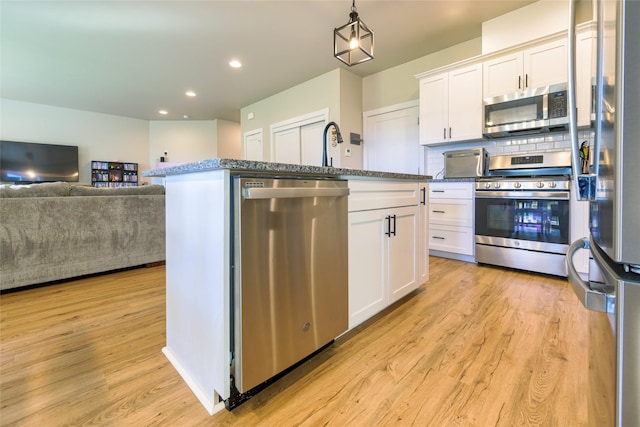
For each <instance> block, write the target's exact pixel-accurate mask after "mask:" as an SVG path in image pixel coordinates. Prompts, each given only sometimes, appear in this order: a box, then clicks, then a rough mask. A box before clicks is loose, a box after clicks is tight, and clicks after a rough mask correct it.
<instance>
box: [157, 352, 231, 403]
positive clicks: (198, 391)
mask: <svg viewBox="0 0 640 427" xmlns="http://www.w3.org/2000/svg"><path fill="white" fill-rule="evenodd" d="M162 353H163V354H164V355H165V356H166V358H167V359H169V362H170V363H171V364H172V365H173V367H174V368H175V369H176V371H178V374H180V376H181V377H182V379H183V380H184V382H186V383H187V385H188V386H189V388H190V389H191V391H192V392H193V394H195V395H196V397H197V398H198V400H199V401H200V403H201V404H202V406H204V408H205V409H206V410H207V412H208V413H209V415H213V414H215V413H217V412H220V411H221V410H223V409H224V408H225V406H224V401H220V402H218V403H215V402H212V401H211V399H209V397H208V396H207V393H205V392H204V391H203V390H202V389H201V388H200V387H198V385H197V384H196V383H195V381H193V379H192V378H191V376H190V375H189V373H188V372H187V371H186V370H185V369H184V368H183V367H182V365H181V364H180V362H178V359H176V358H175V357H174V356H173V354H172V353H171V350H169V348H168V347H162ZM215 396H216V397H217V396H218V394H217V393H215Z"/></svg>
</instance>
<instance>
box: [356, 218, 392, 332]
mask: <svg viewBox="0 0 640 427" xmlns="http://www.w3.org/2000/svg"><path fill="white" fill-rule="evenodd" d="M386 216H387V210H386V209H378V210H373V211H359V212H350V213H349V328H350V329H351V328H353V327H354V326H356V325H358V324H360V323H362V322H363V321H365V320H366V319H368V318H370V317H371V316H373V315H374V314H376V313H378V312H379V311H381V310H382V309H384V308H385V307H386V306H387V300H388V297H387V293H386V289H385V288H386V275H387V262H386V260H387V255H386V246H387V239H388V237H387V236H386V235H385V234H384V233H385V230H386V227H387V220H386Z"/></svg>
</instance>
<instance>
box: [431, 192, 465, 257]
mask: <svg viewBox="0 0 640 427" xmlns="http://www.w3.org/2000/svg"><path fill="white" fill-rule="evenodd" d="M474 185H475V183H474V182H434V183H430V184H429V203H428V206H429V249H430V251H431V253H432V255H439V256H448V257H452V258H457V259H462V260H466V261H473V257H474V256H475V231H474V218H475V215H474V209H475V205H474V200H473V192H474Z"/></svg>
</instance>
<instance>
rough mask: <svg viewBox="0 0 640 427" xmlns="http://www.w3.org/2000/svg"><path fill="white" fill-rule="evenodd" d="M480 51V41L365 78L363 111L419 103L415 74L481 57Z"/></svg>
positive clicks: (470, 41) (473, 41) (479, 39)
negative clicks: (417, 101)
mask: <svg viewBox="0 0 640 427" xmlns="http://www.w3.org/2000/svg"><path fill="white" fill-rule="evenodd" d="M481 51H482V39H481V38H480V37H478V38H475V39H472V40H469V41H466V42H464V43H460V44H457V45H455V46H452V47H450V48H447V49H444V50H441V51H438V52H436V53H432V54H430V55H427V56H423V57H422V58H418V59H415V60H413V61H409V62H406V63H404V64H401V65H398V66H397V67H393V68H389V69H387V70H384V71H381V72H379V73H376V74H372V75H370V76H367V77H364V78H363V79H362V110H363V111H371V110H375V109H378V108H383V107H388V106H390V105H396V104H402V103H403V102H408V101H413V100H415V99H418V81H417V80H416V78H415V77H414V76H415V75H416V74H420V73H422V72H425V71H429V70H433V69H435V68H439V67H443V66H445V65H449V64H451V63H454V62H457V61H462V60H463V59H467V58H471V57H473V56H476V55H480V53H481ZM374 61H375V60H374Z"/></svg>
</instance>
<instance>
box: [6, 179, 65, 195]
mask: <svg viewBox="0 0 640 427" xmlns="http://www.w3.org/2000/svg"><path fill="white" fill-rule="evenodd" d="M69 187H70V185H69V184H68V183H66V182H43V183H42V184H31V185H0V198H13V197H60V196H68V195H69Z"/></svg>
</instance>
